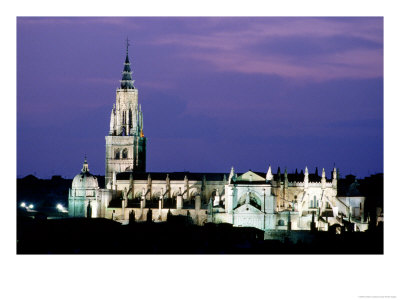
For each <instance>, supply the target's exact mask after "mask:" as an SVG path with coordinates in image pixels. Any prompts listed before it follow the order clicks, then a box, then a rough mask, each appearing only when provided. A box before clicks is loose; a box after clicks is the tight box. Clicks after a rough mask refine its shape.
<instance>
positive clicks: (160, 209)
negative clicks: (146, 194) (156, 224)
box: [158, 189, 164, 220]
mask: <svg viewBox="0 0 400 300" xmlns="http://www.w3.org/2000/svg"><path fill="white" fill-rule="evenodd" d="M163 199H164V190H163V189H161V195H160V199H159V200H158V215H159V218H160V220H161V213H162V208H163Z"/></svg>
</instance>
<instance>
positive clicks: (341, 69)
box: [17, 17, 383, 178]
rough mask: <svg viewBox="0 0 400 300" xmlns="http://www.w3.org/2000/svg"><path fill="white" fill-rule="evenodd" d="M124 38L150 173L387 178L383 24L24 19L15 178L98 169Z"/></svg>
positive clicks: (300, 20) (21, 23) (102, 161)
mask: <svg viewBox="0 0 400 300" xmlns="http://www.w3.org/2000/svg"><path fill="white" fill-rule="evenodd" d="M127 36H129V39H130V41H131V45H132V46H131V47H130V58H131V62H132V67H133V72H134V73H133V77H134V79H135V86H136V87H137V88H138V89H139V102H140V103H141V104H142V109H143V114H144V133H145V135H146V136H147V138H148V144H147V170H148V171H168V172H170V171H183V170H188V171H192V172H202V171H206V172H229V170H230V167H231V166H232V165H233V166H234V167H235V169H236V170H237V171H239V172H240V171H246V170H248V169H252V170H258V171H266V170H267V168H268V164H271V165H272V168H273V171H274V172H275V171H276V169H277V167H278V166H280V167H281V168H284V167H287V168H288V171H289V172H292V171H294V170H295V169H296V168H298V169H299V170H300V169H303V168H304V167H305V165H307V166H308V168H309V170H310V171H311V172H313V171H314V170H315V167H316V166H318V169H319V170H320V171H321V170H322V167H325V169H327V170H328V171H330V170H331V169H332V167H333V164H334V162H335V163H336V166H337V167H338V168H339V169H340V172H341V173H342V174H347V173H350V172H352V173H353V174H356V175H357V176H358V177H364V176H367V175H368V174H372V173H375V172H382V171H383V18H332V17H331V18H278V17H272V18H271V17H270V18H256V17H253V18H244V17H240V18H238V17H237V18H169V17H161V18H148V17H142V18H111V17H107V18H18V19H17V175H18V176H19V177H20V176H25V175H28V174H33V173H36V175H37V176H38V177H50V176H51V175H55V174H60V175H62V176H64V177H66V178H71V177H72V176H74V175H75V174H76V173H78V172H79V171H80V168H81V164H82V161H83V157H84V155H85V153H86V154H87V157H88V162H89V168H90V169H91V171H92V173H95V174H104V168H105V166H104V164H105V138H104V137H105V135H106V134H107V133H108V129H109V117H110V111H111V108H112V105H113V103H115V90H116V88H117V86H118V85H119V80H120V79H121V72H122V68H123V61H124V55H125V39H126V37H127ZM329 173H330V172H329ZM329 173H328V174H329Z"/></svg>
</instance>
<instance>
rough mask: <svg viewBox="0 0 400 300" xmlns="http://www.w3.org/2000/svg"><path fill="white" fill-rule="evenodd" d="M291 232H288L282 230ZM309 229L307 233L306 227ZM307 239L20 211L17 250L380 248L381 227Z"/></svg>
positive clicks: (182, 221)
mask: <svg viewBox="0 0 400 300" xmlns="http://www.w3.org/2000/svg"><path fill="white" fill-rule="evenodd" d="M282 234H283V235H285V236H288V237H290V233H288V232H282ZM308 234H311V233H308ZM311 237H312V238H311V239H310V240H306V241H299V242H296V243H294V242H291V241H290V240H289V239H288V238H287V237H285V238H284V239H283V240H279V239H276V240H264V232H263V231H262V230H258V229H255V228H238V227H232V225H230V224H218V225H216V224H206V225H205V226H195V225H192V224H190V222H188V221H187V218H186V217H183V218H181V217H179V218H170V220H169V221H168V222H163V223H153V222H142V223H136V222H134V223H131V224H129V225H121V224H120V223H118V222H115V221H112V220H109V219H84V218H81V219H73V218H70V219H68V218H66V219H53V220H46V219H40V218H39V219H33V218H29V217H22V216H20V217H18V224H17V253H18V254H383V230H382V228H381V229H380V228H377V229H376V230H375V231H371V232H352V233H351V232H345V233H344V234H341V235H337V234H334V233H332V232H315V233H312V236H311Z"/></svg>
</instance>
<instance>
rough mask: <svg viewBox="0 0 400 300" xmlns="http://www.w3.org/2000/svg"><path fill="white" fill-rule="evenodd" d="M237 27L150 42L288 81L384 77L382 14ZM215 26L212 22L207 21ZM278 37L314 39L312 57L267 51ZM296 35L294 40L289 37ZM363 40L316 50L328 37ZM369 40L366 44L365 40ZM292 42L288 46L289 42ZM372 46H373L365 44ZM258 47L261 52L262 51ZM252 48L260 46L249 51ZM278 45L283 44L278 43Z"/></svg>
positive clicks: (221, 67)
mask: <svg viewBox="0 0 400 300" xmlns="http://www.w3.org/2000/svg"><path fill="white" fill-rule="evenodd" d="M235 19H236V20H237V21H238V22H240V24H242V26H241V27H240V29H236V28H235V30H233V29H232V28H229V29H227V28H226V27H222V29H221V28H220V27H213V26H210V28H209V29H208V30H207V31H203V32H197V33H196V32H185V33H180V34H176V33H174V34H170V35H164V36H160V37H158V38H155V39H154V40H153V41H151V42H150V43H152V44H155V45H158V46H165V45H175V46H176V47H178V48H179V47H181V48H182V51H180V52H179V51H178V53H179V54H176V55H181V56H182V57H184V58H187V59H195V60H201V61H204V62H206V63H209V64H211V65H213V66H214V67H216V69H217V71H221V72H226V71H228V72H229V71H233V72H240V73H260V74H271V75H278V76H281V77H285V78H291V79H302V80H316V81H324V80H332V79H339V78H357V79H359V78H376V77H382V76H383V30H382V19H381V18H325V19H320V18H252V19H247V18H245V20H244V22H241V18H235ZM212 24H214V23H212ZM277 38H279V39H280V41H282V39H286V40H287V41H288V42H287V43H286V44H289V45H290V46H291V47H293V48H294V49H296V42H298V41H299V39H300V40H304V41H305V42H307V41H315V40H318V39H319V41H320V42H319V44H318V43H313V44H312V46H315V47H316V49H315V55H314V56H310V55H306V56H304V55H302V54H301V53H300V51H299V52H298V53H296V51H295V50H294V51H293V53H287V52H285V51H284V50H285V49H284V48H283V49H282V53H277V51H272V52H269V51H268V46H271V45H273V44H274V43H276V40H277ZM293 38H296V39H293ZM339 38H341V39H343V38H347V40H355V41H364V43H361V42H360V43H347V44H346V43H344V42H343V45H342V47H341V48H340V49H339V50H338V49H336V48H335V47H332V50H331V51H326V49H324V50H325V51H319V49H318V47H320V48H322V47H325V48H326V45H324V44H323V41H326V40H327V39H328V40H329V41H330V42H331V44H333V45H334V44H335V40H336V39H339ZM367 42H368V43H369V44H368V43H367ZM290 43H291V44H290ZM366 44H368V45H371V44H372V45H373V46H367V45H366ZM260 45H263V47H264V49H265V51H262V49H263V47H260ZM254 47H257V48H261V50H259V51H254ZM280 47H284V46H282V45H280Z"/></svg>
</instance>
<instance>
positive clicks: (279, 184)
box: [277, 167, 281, 187]
mask: <svg viewBox="0 0 400 300" xmlns="http://www.w3.org/2000/svg"><path fill="white" fill-rule="evenodd" d="M277 173H278V174H277V177H278V180H277V183H278V187H280V186H281V168H280V167H278V171H277Z"/></svg>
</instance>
